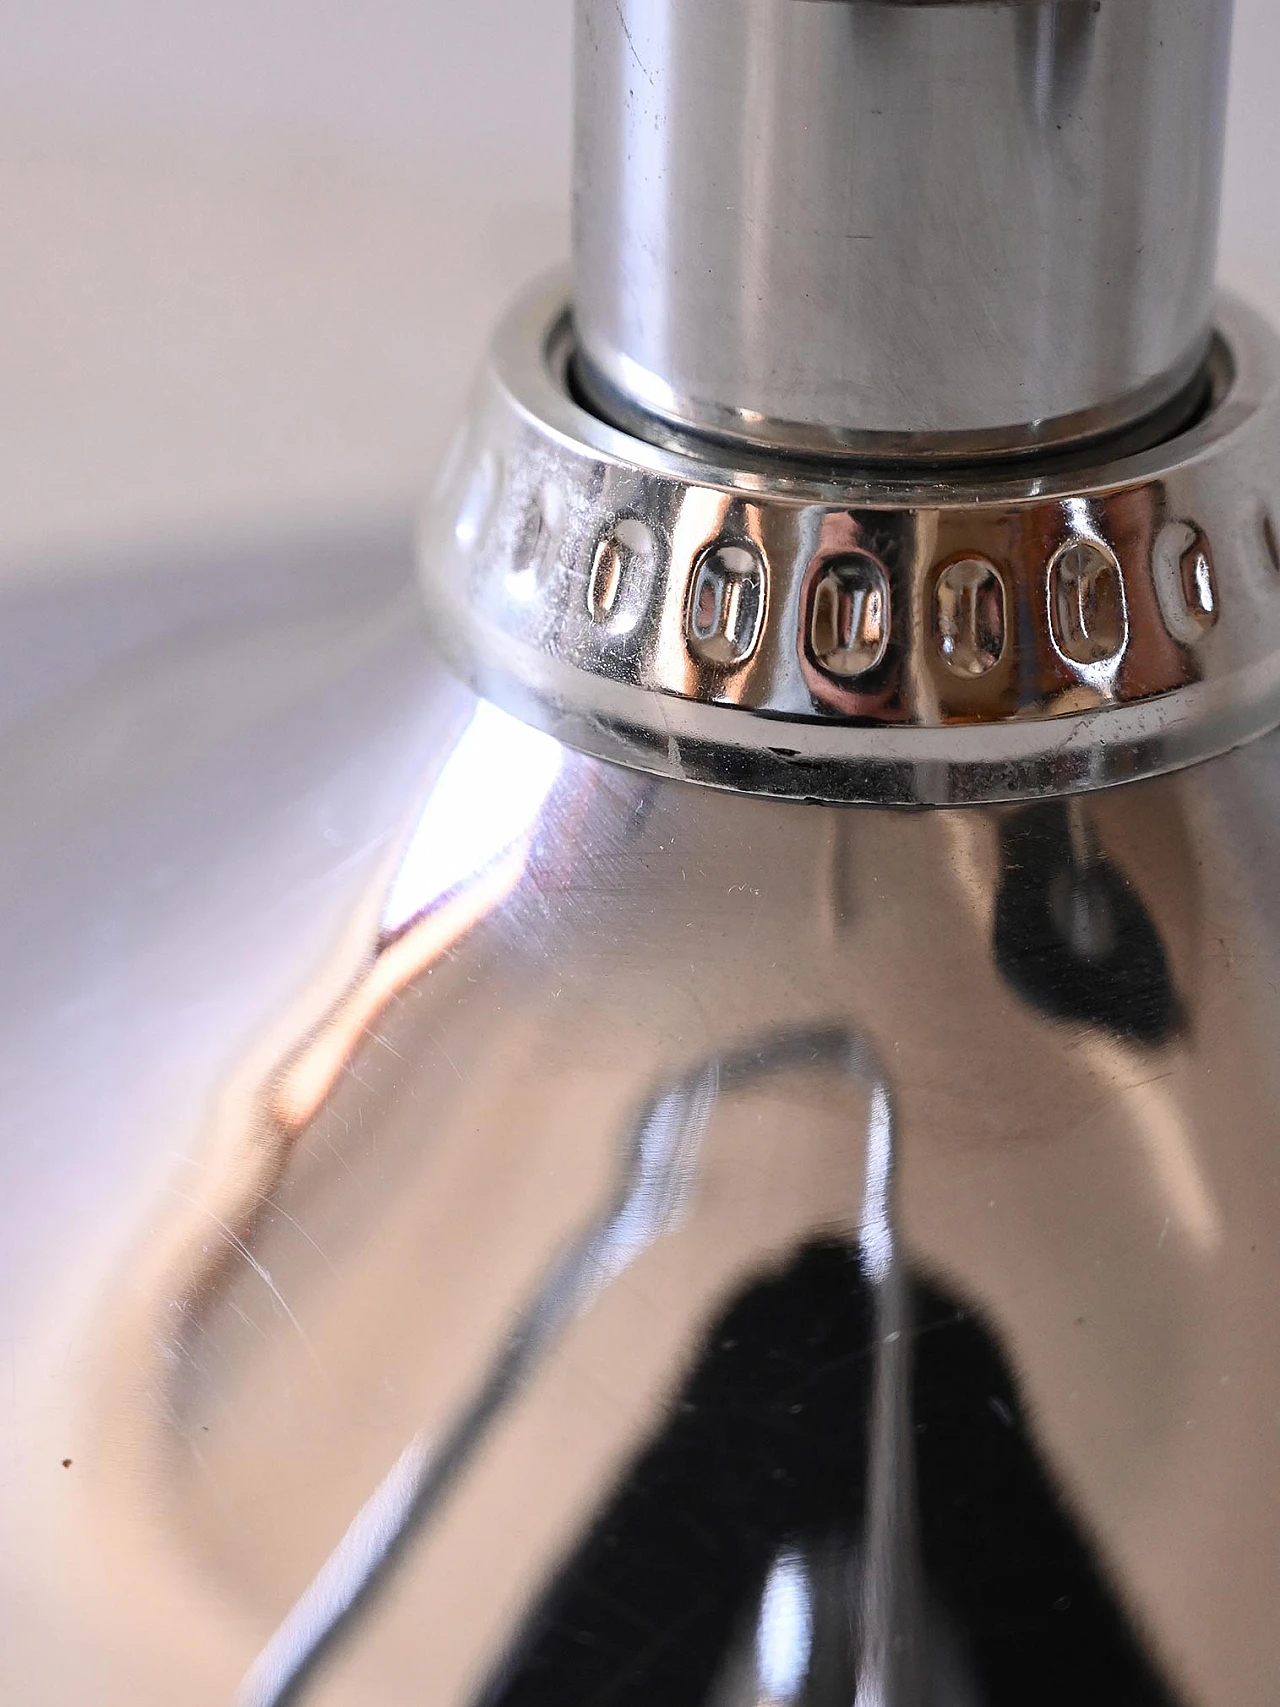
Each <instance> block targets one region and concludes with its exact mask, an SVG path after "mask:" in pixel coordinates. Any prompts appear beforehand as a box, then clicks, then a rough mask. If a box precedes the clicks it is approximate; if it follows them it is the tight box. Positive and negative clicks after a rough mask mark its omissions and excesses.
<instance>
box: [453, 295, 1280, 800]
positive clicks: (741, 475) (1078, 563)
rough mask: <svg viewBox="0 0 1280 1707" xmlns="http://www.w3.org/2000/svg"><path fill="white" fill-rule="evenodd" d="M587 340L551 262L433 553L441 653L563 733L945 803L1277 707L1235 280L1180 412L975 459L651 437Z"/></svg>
mask: <svg viewBox="0 0 1280 1707" xmlns="http://www.w3.org/2000/svg"><path fill="white" fill-rule="evenodd" d="M571 347H572V334H571V328H570V324H569V320H568V317H567V314H566V312H565V309H564V287H563V285H562V284H561V283H559V282H553V283H551V284H549V285H544V286H542V287H540V288H539V289H538V290H536V291H535V292H534V293H533V294H532V295H531V296H530V297H529V298H528V299H527V300H526V301H525V302H524V303H523V305H522V306H521V307H519V308H518V309H517V310H516V311H515V312H514V313H513V315H512V316H511V318H510V319H509V320H508V322H507V323H506V325H505V326H504V327H503V328H502V330H501V331H500V333H499V334H498V337H497V340H496V343H495V347H494V352H493V356H492V359H491V362H490V365H489V368H488V371H487V373H486V374H485V376H484V379H483V381H482V383H481V386H480V390H479V394H478V397H477V400H476V403H475V405H474V407H473V411H472V414H471V417H470V419H469V421H468V422H467V423H466V425H465V426H464V428H463V429H462V431H461V433H460V435H459V437H458V439H457V441H456V442H455V446H454V449H453V452H452V454H451V456H450V457H449V459H448V462H447V464H446V466H445V468H444V470H443V473H442V476H441V479H440V482H439V485H438V487H437V491H436V494H435V496H434V498H433V501H432V503H431V506H430V508H429V510H428V512H427V515H426V517H425V520H424V523H423V528H422V536H421V563H422V574H423V584H424V589H425V595H426V599H427V604H428V610H429V615H430V620H431V622H432V624H433V627H434V630H435V632H436V634H437V636H438V639H439V642H440V644H441V645H442V647H443V648H444V650H445V652H446V655H447V656H448V658H449V659H450V661H451V662H452V664H453V665H454V666H455V667H456V668H457V669H458V670H459V671H460V672H461V673H462V674H464V675H465V676H466V677H467V679H468V680H469V681H470V682H471V683H472V684H473V685H474V686H475V687H477V688H478V689H479V690H480V691H482V692H483V693H485V694H486V695H488V696H489V697H491V698H493V699H494V700H495V701H497V702H498V703H500V704H502V705H504V706H506V707H508V708H509V709H511V710H512V711H514V712H516V713H517V714H518V715H520V716H521V717H523V718H526V719H528V720H529V721H532V722H534V723H536V724H538V725H539V726H540V727H542V728H544V729H546V730H548V731H549V732H550V733H552V734H554V735H556V736H557V737H559V738H561V739H563V740H565V741H567V742H569V743H571V744H572V745H574V746H577V747H580V748H582V749H584V750H585V751H587V752H591V753H595V754H596V755H598V756H600V757H603V758H610V759H616V760H619V761H621V762H623V763H626V764H629V765H633V766H636V767H638V768H640V769H643V770H647V771H650V772H655V773H658V774H661V775H667V776H675V777H682V778H686V779H689V780H693V781H698V782H707V783H713V784H717V785H719V786H728V787H733V788H737V789H747V790H750V791H753V792H759V793H765V794H774V795H780V796H785V797H790V798H811V799H819V800H828V801H863V802H876V803H880V804H945V803H965V802H981V801H990V802H996V801H1011V800H1019V799H1029V798H1033V797H1036V796H1040V795H1046V794H1060V793H1066V792H1071V791H1074V790H1078V789H1091V788H1097V787H1100V786H1104V785H1107V784H1111V783H1116V782H1122V781H1129V780H1133V779H1135V778H1138V777H1143V776H1150V775H1155V774H1158V773H1160V772H1163V771H1168V770H1172V769H1175V768H1177V767H1179V766H1181V765H1185V764H1189V763H1192V762H1194V761H1196V760H1198V759H1203V758H1206V757H1208V756H1210V755H1212V754H1214V753H1218V752H1222V751H1224V750H1226V749H1228V748H1230V747H1232V746H1235V745H1237V744H1239V743H1240V742H1242V741H1246V740H1249V739H1251V738H1252V737H1253V736H1256V735H1258V734H1260V733H1262V732H1263V731H1264V730H1266V729H1269V728H1272V727H1273V726H1274V725H1275V724H1276V723H1277V722H1280V553H1278V551H1277V544H1276V538H1277V535H1276V523H1275V521H1274V520H1273V516H1274V515H1275V514H1280V345H1278V343H1277V340H1276V338H1275V336H1274V334H1273V333H1272V332H1271V331H1270V330H1269V329H1268V328H1267V327H1266V326H1265V325H1264V324H1263V323H1262V322H1260V321H1259V320H1258V318H1257V317H1256V316H1255V315H1253V314H1252V313H1251V312H1250V311H1249V310H1248V309H1246V308H1244V307H1243V306H1242V305H1240V304H1239V303H1236V302H1231V301H1228V302H1224V304H1223V305H1222V310H1221V314H1220V318H1219V327H1218V336H1217V342H1216V345H1215V349H1214V354H1213V358H1212V362H1211V370H1210V375H1209V380H1210V395H1209V398H1208V401H1207V404H1206V407H1205V409H1204V411H1203V413H1202V415H1201V418H1200V419H1199V420H1198V421H1197V423H1196V424H1195V425H1193V426H1192V427H1190V428H1189V429H1187V430H1186V431H1184V432H1182V433H1180V434H1179V435H1178V436H1176V437H1175V438H1173V439H1171V440H1169V441H1168V442H1166V443H1163V444H1161V445H1159V446H1157V447H1156V448H1154V449H1148V450H1145V451H1143V452H1141V453H1138V454H1132V455H1126V456H1120V457H1118V458H1115V459H1113V460H1111V461H1109V462H1106V463H1104V464H1101V465H1092V464H1085V465H1083V466H1082V465H1081V462H1080V461H1079V459H1075V460H1070V461H1066V462H1064V461H1062V460H1061V459H1059V460H1058V461H1056V462H1046V463H1043V464H1040V465H1034V464H1029V465H1027V466H1026V467H1025V468H1024V469H1023V470H1022V471H1021V472H1020V473H1019V474H1018V475H1016V476H1015V475H1013V474H1012V473H1011V472H1010V471H1009V469H1008V468H1007V467H1004V468H1002V469H1001V471H1000V472H999V473H993V474H990V475H987V476H985V477H980V476H978V475H976V474H971V475H970V476H968V477H966V478H965V479H963V480H962V479H960V478H959V477H956V476H950V475H949V476H948V477H946V478H945V479H943V478H939V479H937V480H934V481H925V480H924V479H922V478H921V477H919V476H918V475H917V476H913V477H910V478H902V479H898V480H896V481H895V480H893V479H890V478H886V477H884V476H883V475H882V474H879V473H877V474H875V475H874V476H872V475H868V476H866V477H865V478H861V479H859V478H857V477H855V476H851V475H850V474H848V473H846V472H839V471H837V470H836V469H835V468H834V467H832V468H828V469H826V470H823V469H821V468H815V467H814V466H812V465H806V464H804V463H788V462H787V461H786V460H785V459H778V458H772V459H764V458H762V457H759V456H755V457H752V456H751V455H749V454H744V455H742V456H739V457H738V458H737V459H736V460H719V461H713V460H711V459H710V453H709V452H708V454H707V456H705V457H703V458H697V457H695V456H693V455H692V454H690V453H689V452H687V451H686V452H681V451H677V450H671V449H665V448H662V447H660V446H658V445H655V444H651V443H649V442H646V441H645V440H643V439H640V438H636V437H632V436H630V435H628V434H626V433H624V432H622V431H620V430H619V429H617V428H616V427H613V426H609V425H607V424H606V423H604V422H602V421H601V420H600V419H599V418H598V417H596V416H595V415H593V414H591V413H590V412H589V411H588V410H587V409H586V408H584V407H583V406H581V405H580V404H579V403H578V402H577V401H575V399H574V396H573V394H572V389H571V385H570V383H569V378H568V371H569V361H570V355H571ZM728 454H729V453H727V452H726V453H725V456H726V457H727V456H728Z"/></svg>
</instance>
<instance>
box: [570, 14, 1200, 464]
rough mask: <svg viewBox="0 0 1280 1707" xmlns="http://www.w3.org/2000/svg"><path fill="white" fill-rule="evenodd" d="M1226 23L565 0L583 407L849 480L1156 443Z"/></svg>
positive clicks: (1186, 291) (1196, 235)
mask: <svg viewBox="0 0 1280 1707" xmlns="http://www.w3.org/2000/svg"><path fill="white" fill-rule="evenodd" d="M1230 21H1231V3H1230V0H1003V3H1002V0H996V3H992V0H946V3H934V4H928V3H926V4H920V3H918V0H840V3H838V4H805V3H800V0H696V3H693V0H577V100H576V108H577V156H576V169H575V203H574V205H575V237H574V251H575V262H574V285H573V297H574V317H575V325H576V328H577V337H578V352H579V373H580V380H581V383H582V385H583V386H584V388H585V390H586V391H587V393H588V394H589V395H590V397H591V398H592V400H593V402H594V403H595V405H596V406H597V407H598V409H599V410H600V412H601V413H603V414H605V415H606V416H609V417H611V418H614V419H617V420H618V421H620V423H621V424H623V425H625V426H627V427H628V428H629V429H631V430H639V431H641V432H642V433H648V434H652V433H653V432H654V431H655V430H657V431H658V432H659V433H661V432H663V431H664V430H668V431H669V430H671V429H676V430H689V429H692V430H694V431H696V432H702V433H709V434H712V435H713V436H716V437H718V438H721V439H725V440H730V441H735V442H739V443H743V442H745V443H748V444H754V445H761V444H764V445H770V446H774V447H778V446H787V447H789V448H791V449H792V450H801V451H806V452H816V453H821V454H824V455H830V454H853V455H856V456H857V457H860V458H863V459H866V458H871V457H902V456H924V457H926V458H928V459H931V460H932V459H936V458H938V457H942V456H958V457H962V458H964V457H972V456H974V455H977V454H983V455H988V454H993V453H999V452H1017V451H1024V450H1026V449H1027V448H1028V447H1043V446H1045V445H1063V444H1068V443H1078V442H1080V441H1083V440H1088V439H1092V438H1096V437H1098V436H1099V435H1102V434H1106V433H1109V432H1113V431H1115V430H1117V429H1119V428H1122V427H1124V426H1126V425H1128V424H1129V423H1131V422H1134V421H1137V420H1140V419H1142V418H1143V417H1146V416H1152V415H1154V416H1159V415H1160V414H1161V412H1162V411H1163V412H1164V414H1165V419H1164V422H1163V425H1162V426H1161V427H1160V428H1159V429H1158V431H1157V432H1156V434H1155V435H1154V436H1160V433H1161V432H1167V431H1168V430H1169V429H1170V426H1171V422H1170V419H1169V416H1170V414H1172V415H1174V416H1175V417H1176V414H1177V411H1178V410H1179V408H1181V409H1182V411H1183V413H1184V415H1185V410H1186V406H1187V396H1186V393H1187V388H1188V386H1189V385H1191V384H1192V382H1193V380H1194V376H1195V374H1196V371H1197V369H1198V367H1199V365H1200V363H1201V361H1202V359H1203V357H1204V355H1205V352H1206V349H1207V347H1208V341H1209V329H1210V322H1211V319H1212V315H1213V280H1214V249H1215V244H1216V240H1217V223H1218V187H1219V178H1220V173H1221V155H1222V134H1223V111H1224V104H1225V93H1226V72H1227V59H1228V49H1229V36H1230ZM655 422H656V423H660V425H659V426H658V427H657V428H656V429H655V425H654V423H655Z"/></svg>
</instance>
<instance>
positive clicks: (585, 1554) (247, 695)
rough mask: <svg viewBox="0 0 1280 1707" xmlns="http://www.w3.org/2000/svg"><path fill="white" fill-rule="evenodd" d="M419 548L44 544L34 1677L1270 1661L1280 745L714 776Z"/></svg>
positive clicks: (0, 1558) (33, 648) (1224, 1688)
mask: <svg viewBox="0 0 1280 1707" xmlns="http://www.w3.org/2000/svg"><path fill="white" fill-rule="evenodd" d="M411 555H412V554H411V546H410V538H409V529H408V527H407V525H405V526H404V527H392V526H389V527H388V528H386V529H385V530H383V531H382V532H380V533H372V534H366V535H363V536H362V535H352V536H350V537H348V538H347V539H346V540H342V539H336V540H335V539H330V540H328V541H327V542H325V541H323V540H321V539H318V538H316V537H310V538H305V539H301V540H297V541H289V540H282V541H280V542H279V543H278V545H277V546H276V547H275V548H274V549H273V550H258V551H256V552H253V553H248V552H245V551H243V550H235V549H232V548H228V549H226V550H224V551H214V550H209V551H208V552H206V553H205V554H204V555H203V558H200V559H193V560H192V561H191V562H190V564H189V565H188V566H187V567H186V568H184V567H183V564H182V563H181V562H180V561H179V562H170V563H166V564H157V566H156V568H155V571H154V572H141V571H139V572H135V573H133V574H124V573H121V574H119V575H117V576H114V577H102V576H101V575H99V576H96V577H95V578H94V579H92V580H83V581H76V582H72V583H71V584H69V585H67V584H64V585H63V586H62V587H61V588H53V587H46V588H36V589H33V590H31V591H29V592H22V591H21V590H17V591H15V590H12V589H10V590H8V591H7V592H6V593H5V595H4V613H5V620H4V622H3V624H0V646H2V647H3V650H4V669H3V671H0V683H2V684H3V692H4V701H3V713H4V715H3V744H2V746H0V766H2V768H3V775H4V778H5V797H6V801H7V805H8V810H7V812H6V815H5V826H4V836H5V844H6V846H5V863H6V871H7V873H8V878H9V881H8V883H7V884H6V887H5V889H4V891H3V895H2V896H0V908H2V909H3V918H4V924H5V935H6V941H7V943H8V945H9V953H8V954H7V955H6V957H5V961H4V964H3V968H2V969H0V1004H2V1006H3V1013H4V1027H3V1036H4V1039H5V1042H4V1071H5V1085H6V1090H5V1101H4V1108H5V1117H6V1127H7V1129H6V1134H5V1142H4V1145H3V1146H2V1147H0V1163H2V1164H3V1167H4V1169H5V1176H4V1185H3V1192H2V1193H0V1203H2V1204H3V1206H4V1207H3V1215H4V1232H3V1250H4V1254H5V1264H6V1289H5V1292H4V1294H3V1300H2V1302H3V1309H4V1312H5V1316H4V1328H3V1341H4V1345H5V1348H6V1351H5V1355H6V1377H7V1380H6V1386H5V1389H4V1399H5V1404H4V1406H3V1410H2V1411H0V1416H2V1419H3V1429H4V1435H5V1457H4V1465H5V1497H4V1499H3V1500H2V1501H0V1575H2V1577H3V1593H2V1594H0V1618H2V1619H3V1642H4V1653H5V1691H6V1698H7V1699H13V1700H14V1701H20V1702H23V1703H27V1702H31V1703H39V1704H41V1707H43V1704H45V1703H49V1704H51V1707H63V1704H64V1703H70V1702H77V1703H78V1702H93V1703H95V1707H96V1704H97V1703H104V1704H110V1707H115V1704H116V1703H128V1704H129V1707H170V1704H171V1703H173V1702H175V1701H181V1702H182V1703H184V1707H206V1704H207V1707H214V1704H217V1707H226V1704H227V1703H229V1702H233V1701H238V1702H239V1703H240V1704H241V1707H250V1704H253V1707H266V1704H268V1703H270V1704H272V1707H281V1704H282V1703H284V1702H286V1701H288V1702H297V1703H304V1702H305V1703H306V1704H307V1707H312V1704H314V1707H374V1704H376V1707H399V1704H401V1703H403V1704H404V1707H424V1704H426V1707H478V1704H480V1703H485V1704H488V1707H524V1704H526V1703H528V1704H533V1703H537V1704H538V1707H543V1704H545V1703H547V1702H557V1703H564V1704H566V1707H581V1704H585V1703H587V1702H591V1701H595V1700H616V1701H618V1702H621V1703H631V1704H635V1707H652V1704H654V1703H658V1702H661V1703H663V1707H668V1704H674V1707H682V1704H684V1707H742V1704H744V1703H751V1704H753V1707H754V1704H756V1703H758V1702H760V1701H762V1700H764V1701H784V1702H789V1703H801V1702H803V1703H806V1704H813V1707H849V1703H850V1702H857V1701H870V1700H878V1701H884V1702H886V1703H890V1704H891V1707H918V1704H920V1703H926V1702H928V1703H934V1702H937V1703H943V1704H946V1707H952V1704H956V1707H961V1704H962V1707H1008V1704H1012V1703H1015V1702H1016V1703H1022V1702H1026V1701H1036V1702H1047V1703H1053V1702H1057V1701H1063V1702H1067V1701H1070V1702H1072V1703H1075V1702H1080V1701H1089V1702H1096V1703H1099V1704H1100V1707H1132V1704H1134V1703H1144V1704H1147V1703H1160V1704H1176V1707H1270V1703H1271V1701H1272V1700H1273V1699H1274V1691H1275V1681H1276V1679H1277V1677H1280V1631H1278V1629H1277V1625H1276V1620H1275V1618H1274V1613H1273V1607H1274V1600H1275V1593H1276V1588H1277V1584H1280V1489H1278V1487H1277V1484H1276V1481H1275V1478H1274V1476H1273V1475H1272V1466H1273V1464H1274V1461H1275V1447H1276V1435H1277V1427H1278V1426H1280V1425H1278V1424H1277V1417H1278V1416H1280V1355H1278V1354H1277V1351H1276V1343H1275V1341H1276V1336H1275V1333H1274V1331H1273V1324H1274V1321H1275V1319H1276V1315H1277V1311H1280V1248H1278V1247H1277V1243H1276V1239H1275V1237H1274V1228H1275V1226H1276V1225H1277V1223H1278V1222H1280V1185H1278V1183H1277V1175H1276V1168H1275V1162H1274V1158H1275V1152H1276V1147H1277V1143H1278V1142H1280V1113H1278V1112H1277V1111H1278V1110H1280V1080H1278V1079H1277V1068H1276V1051H1275V1049H1274V1037H1275V1035H1276V1032H1277V1029H1278V1028H1280V996H1278V995H1277V991H1278V990H1280V919H1278V918H1277V911H1276V897H1275V885H1274V882H1273V866H1274V848H1275V845H1276V839H1277V837H1278V836H1280V770H1278V769H1277V767H1278V766H1280V744H1278V738H1277V737H1275V736H1272V737H1266V738H1263V739H1261V740H1259V741H1256V742H1254V743H1252V744H1251V745H1249V746H1248V747H1245V748H1242V749H1240V750H1239V751H1237V752H1235V753H1232V754H1231V755H1229V756H1226V757H1223V758H1221V759H1218V760H1215V761H1212V762H1210V763H1206V764H1203V765H1199V766H1195V767H1193V768H1191V769H1189V770H1186V771H1183V772H1181V773H1179V774H1177V775H1176V776H1171V777H1166V778H1162V779H1156V780H1153V781H1149V782H1146V783H1142V784H1137V785H1134V786H1132V787H1128V788H1121V789H1114V790H1106V791H1102V792H1099V793H1096V794H1088V795H1080V796H1076V797H1073V798H1072V799H1070V800H1050V801H1039V802H1034V803H1031V804H1029V805H1020V806H1013V807H998V808H997V807H977V808H970V809H965V810H956V811H953V810H945V809H944V810H937V811H932V812H925V813H902V812H897V811H889V810H880V809H876V808H870V807H868V808H862V809H858V810H849V809H844V808H838V807H826V806H804V805H800V804H797V803H792V802H783V801H773V800H767V799H760V798H754V797H751V796H749V795H744V794H733V793H725V792H720V791H717V790H713V789H706V788H696V787H690V786H688V785H687V784H684V783H680V782H677V781H671V780H666V779H657V778H654V777H651V776H646V775H644V774H641V773H639V772H637V771H635V770H627V769H621V768H616V767H614V766H612V765H609V764H607V763H604V762H601V761H599V760H597V759H594V758H591V757H589V756H585V755H582V754H579V753H575V752H573V751H571V750H569V749H567V748H564V747H561V746H559V745H557V743H555V742H554V741H553V740H551V739H550V738H549V737H547V736H545V735H543V734H540V733H538V732H536V731H532V730H529V729H526V728H523V727H522V726H521V725H519V724H516V723H513V722H512V721H511V720H510V719H509V718H508V717H507V716H506V715H505V714H503V713H502V712H500V711H497V710H495V709H493V708H492V707H487V706H485V705H482V704H477V703H476V701H475V700H474V699H473V698H472V697H471V695H470V694H469V693H468V692H467V691H466V690H465V689H463V688H461V687H460V686H459V685H457V683H456V682H454V681H453V680H452V679H451V678H450V677H449V676H448V675H447V674H446V673H445V672H444V671H443V670H442V669H441V668H440V666H439V665H438V664H437V663H436V662H435V660H434V658H433V656H432V653H431V650H430V648H429V646H428V644H427V641H426V638H425V636H424V634H423V633H422V628H421V619H420V612H419V611H418V609H417V608H416V594H415V592H414V588H413V585H412V566H411ZM69 613H74V617H75V620H74V621H71V620H69ZM1224 620H1225V619H1224ZM86 853H89V854H90V855H91V857H89V858H87V859H86V857H85V856H86Z"/></svg>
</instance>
